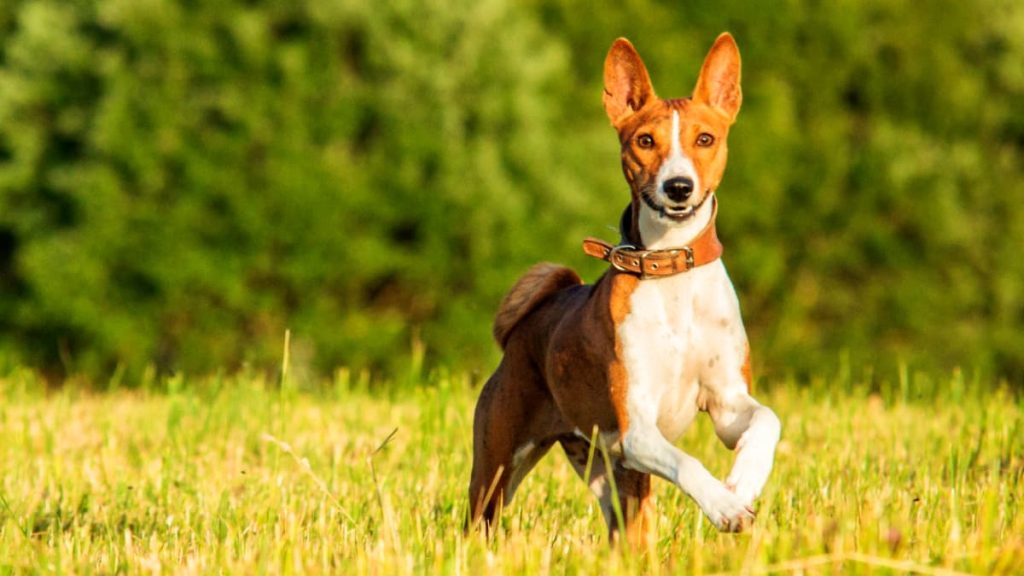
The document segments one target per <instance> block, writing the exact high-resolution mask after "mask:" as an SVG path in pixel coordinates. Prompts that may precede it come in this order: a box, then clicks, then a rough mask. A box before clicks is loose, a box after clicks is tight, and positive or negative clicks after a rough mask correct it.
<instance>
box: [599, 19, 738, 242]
mask: <svg viewBox="0 0 1024 576" xmlns="http://www.w3.org/2000/svg"><path fill="white" fill-rule="evenodd" d="M742 99H743V96H742V93H741V91H740V53H739V49H738V48H737V47H736V42H735V41H734V40H733V38H732V36H731V35H730V34H728V33H724V34H722V35H720V36H719V37H718V39H717V40H715V43H714V45H713V46H712V47H711V50H710V51H709V52H708V55H707V57H706V58H705V59H704V65H703V67H701V71H700V77H699V78H698V80H697V86H696V88H694V91H693V95H692V96H691V97H690V98H677V99H668V100H665V99H661V98H658V97H657V96H656V95H655V93H654V87H653V86H652V85H651V79H650V76H648V74H647V68H646V67H645V66H644V63H643V61H642V60H641V59H640V55H639V54H638V53H637V51H636V49H635V48H633V45H632V44H630V42H629V41H628V40H626V39H625V38H619V39H618V40H616V41H615V43H614V44H612V47H611V49H610V50H609V51H608V57H607V58H606V59H605V64H604V108H605V111H606V112H607V113H608V118H609V119H610V120H611V122H612V125H613V126H614V127H615V129H616V130H618V132H619V140H620V142H621V144H622V170H623V172H624V173H625V175H626V181H627V182H629V185H630V188H631V189H632V194H633V205H632V206H633V218H634V229H635V230H637V231H638V234H639V235H641V236H643V241H644V242H645V243H646V244H648V247H653V246H652V245H653V244H655V243H658V241H659V239H663V238H671V237H678V236H679V231H680V230H679V229H688V228H693V227H694V225H695V224H696V222H695V221H696V220H699V219H700V217H699V216H698V214H700V213H702V208H705V207H706V204H708V202H707V200H708V199H709V198H710V197H711V195H712V194H713V193H714V191H715V190H716V189H717V188H718V184H719V182H720V181H721V179H722V173H723V171H724V170H725V162H726V157H727V155H728V148H727V146H726V139H727V137H728V135H729V127H730V126H732V124H733V122H734V121H735V120H736V114H737V113H738V112H739V109H740V103H741V102H742ZM703 212H706V213H707V214H710V208H709V207H708V210H704V211H703ZM708 217H710V216H708ZM673 229H676V230H677V231H676V232H675V233H674V232H673ZM697 229H699V227H698V228H697Z"/></svg>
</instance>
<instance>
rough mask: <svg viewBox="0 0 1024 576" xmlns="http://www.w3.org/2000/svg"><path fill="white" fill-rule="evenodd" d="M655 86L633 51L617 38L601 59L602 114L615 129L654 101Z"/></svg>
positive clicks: (622, 39) (634, 50)
mask: <svg viewBox="0 0 1024 576" xmlns="http://www.w3.org/2000/svg"><path fill="white" fill-rule="evenodd" d="M654 98H655V96H654V87H653V86H651V78H650V76H648V75H647V68H646V67H645V66H644V63H643V61H642V60H640V55H639V54H637V51H636V48H633V45H632V44H630V43H629V40H626V39H625V38H619V39H618V40H616V41H615V42H614V43H613V44H612V47H611V49H610V50H608V57H607V58H605V60H604V111H605V112H607V113H608V119H609V120H611V121H612V126H615V127H616V128H618V127H619V125H621V124H622V122H623V121H624V120H625V119H626V118H629V117H630V116H632V115H633V113H635V112H636V111H637V110H640V109H641V108H643V107H644V106H645V105H646V104H647V103H648V102H650V101H651V100H653V99H654Z"/></svg>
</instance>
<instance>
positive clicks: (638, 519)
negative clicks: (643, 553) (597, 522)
mask: <svg viewBox="0 0 1024 576" xmlns="http://www.w3.org/2000/svg"><path fill="white" fill-rule="evenodd" d="M559 442H560V443H561V445H562V449H563V450H565V455H566V457H568V458H569V463H570V464H572V467H573V469H574V470H576V473H577V474H578V475H579V477H580V478H581V479H582V480H583V481H584V482H586V483H587V487H588V488H590V491H591V492H592V493H593V494H594V496H596V497H597V500H598V502H599V503H600V506H601V514H602V515H603V516H604V521H605V524H606V525H607V526H608V541H609V542H610V543H612V544H614V543H615V542H617V541H618V540H619V538H620V533H621V530H622V529H623V528H625V531H626V540H627V541H628V542H629V544H630V546H632V547H633V548H636V549H647V548H649V547H650V546H652V545H653V543H654V540H653V537H654V531H653V528H654V526H653V525H652V523H653V521H654V514H653V508H652V504H651V499H650V495H651V476H650V474H644V473H642V472H637V471H635V470H629V469H627V468H623V467H622V466H621V464H616V463H614V461H613V464H612V466H613V468H614V469H615V470H614V473H613V476H612V479H614V481H615V482H614V487H613V486H612V483H611V482H610V481H609V478H608V470H607V467H606V466H605V464H604V457H603V456H602V454H601V451H600V450H594V453H593V458H592V459H591V454H590V442H588V441H587V440H584V439H583V438H580V437H578V436H565V437H562V438H559ZM588 460H592V461H590V472H589V475H588V474H587V463H588ZM616 494H617V495H618V504H619V510H620V511H621V512H622V525H620V523H619V518H618V515H617V513H616V511H615V500H614V499H615V496H616Z"/></svg>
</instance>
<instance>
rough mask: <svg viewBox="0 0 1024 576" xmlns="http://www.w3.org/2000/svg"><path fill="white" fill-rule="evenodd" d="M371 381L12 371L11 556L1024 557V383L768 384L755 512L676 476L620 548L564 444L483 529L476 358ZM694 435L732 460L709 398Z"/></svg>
mask: <svg viewBox="0 0 1024 576" xmlns="http://www.w3.org/2000/svg"><path fill="white" fill-rule="evenodd" d="M357 380H358V379H355V378H350V377H349V375H348V374H346V373H344V372H342V373H339V375H338V377H337V378H336V380H335V381H334V382H332V383H329V384H327V385H324V386H320V387H317V388H316V390H315V391H311V390H303V389H296V388H301V387H293V386H287V385H286V386H285V387H284V389H283V390H282V389H279V388H278V387H277V386H276V384H274V383H267V382H265V381H264V380H263V379H261V378H258V377H244V376H239V377H233V378H219V379H218V378H212V379H207V380H202V381H195V382H190V381H185V380H182V379H180V378H176V379H170V380H167V381H164V382H161V383H160V384H158V385H153V386H150V388H151V390H149V391H145V390H143V391H114V392H109V393H104V394H93V393H87V392H83V391H80V390H77V389H76V388H75V387H73V386H66V387H65V388H64V389H63V391H59V392H46V391H45V390H44V389H43V387H42V386H41V385H40V384H38V383H37V381H36V380H35V379H34V378H33V377H32V376H31V375H30V374H28V373H15V374H12V375H10V376H7V377H4V378H0V472H2V484H0V574H4V573H23V572H39V573H42V572H45V573H128V574H138V573H142V574H150V573H186V574H187V573H202V574H207V573H230V574H241V573H286V574H290V573H338V574H406V573H443V574H467V575H471V574H484V573H487V574H549V573H556V574H564V573H568V574H576V573H582V574H633V573H676V574H713V573H715V574H717V573H730V574H762V573H794V574H836V573H840V574H876V573H878V574H902V573H910V572H918V573H923V574H954V573H958V572H966V573H975V574H996V573H1006V574H1012V573H1021V572H1022V571H1024V514H1022V512H1024V439H1022V436H1024V426H1022V421H1024V417H1022V415H1021V408H1022V401H1021V400H1020V398H1018V397H1015V396H1013V395H1011V394H1009V393H1007V392H998V391H994V390H997V389H998V387H997V386H994V385H990V384H988V383H979V382H970V381H965V379H964V378H963V377H961V376H960V375H959V374H953V375H949V376H946V377H943V378H933V379H929V378H925V377H908V376H906V375H904V376H902V377H900V376H896V377H894V379H893V381H892V382H891V384H883V385H882V386H881V389H880V390H877V391H874V392H869V391H868V390H867V389H866V388H864V387H860V386H858V385H857V384H856V383H851V382H848V381H846V379H844V378H841V377H836V378H831V379H821V380H819V381H815V382H809V383H805V384H804V385H803V386H797V385H795V384H793V383H785V382H778V383H772V382H764V383H760V384H759V390H760V392H759V394H758V395H759V396H760V397H761V398H762V400H763V401H764V402H765V403H767V404H769V405H771V406H772V407H773V408H774V409H775V411H776V412H777V413H778V415H779V416H780V418H781V419H782V422H783V427H784V428H783V440H782V443H781V444H780V446H779V451H778V457H777V461H776V468H775V471H774V472H773V474H772V477H771V479H770V481H769V484H768V488H767V490H766V493H765V494H764V495H763V496H762V498H761V500H760V501H759V503H758V520H757V522H756V525H755V527H754V528H753V530H752V531H750V532H748V533H745V534H741V535H730V534H719V533H717V532H716V531H715V530H714V529H713V528H712V527H711V525H710V524H709V523H708V522H707V521H706V520H705V519H704V518H703V517H702V516H701V515H700V513H699V511H698V509H697V506H696V505H695V504H693V503H692V502H691V501H690V500H689V499H688V498H686V497H685V496H683V495H682V494H680V493H679V491H678V490H676V489H675V488H673V487H672V486H670V485H669V484H668V483H666V482H663V481H660V480H658V481H655V498H656V506H657V510H658V518H657V529H658V543H657V546H656V548H655V549H653V550H651V551H649V552H648V553H646V554H632V553H627V552H625V551H622V550H611V549H609V547H608V546H607V542H606V537H605V534H604V528H603V521H602V520H601V517H600V512H599V511H598V509H597V506H596V503H595V502H594V500H593V499H592V498H591V497H590V495H589V493H588V492H587V491H586V490H585V487H584V485H583V483H582V482H580V481H579V480H578V479H577V478H576V477H575V475H574V473H573V472H572V470H571V469H570V467H569V466H568V465H567V463H566V462H563V459H564V458H563V457H562V455H561V454H560V453H558V450H557V449H556V450H554V451H552V453H551V454H550V455H549V456H548V457H546V458H545V459H544V460H543V461H542V462H541V464H540V465H539V466H538V467H537V469H536V470H535V471H534V472H533V474H531V475H530V476H529V477H528V478H527V480H526V482H524V484H523V486H522V487H521V488H520V490H519V492H518V493H517V496H516V500H515V501H514V502H513V503H512V504H511V505H510V507H509V508H508V509H507V510H506V513H505V515H504V517H503V519H502V529H501V530H499V531H498V534H497V536H496V538H494V539H493V540H491V541H485V540H484V539H483V538H482V537H481V536H479V535H473V536H470V537H463V535H462V532H461V527H462V522H463V518H464V513H465V511H466V501H465V491H466V482H467V477H468V474H469V467H470V434H471V420H472V419H471V415H472V407H473V402H474V399H475V394H476V392H477V389H476V388H475V387H474V385H473V383H472V382H471V381H470V378H469V377H466V376H455V377H453V376H447V375H443V374H441V375H433V376H431V377H429V378H423V379H422V381H423V382H424V384H425V385H422V386H412V385H400V386H392V387H391V388H390V389H389V391H388V392H369V391H367V386H366V385H365V383H360V382H358V381H357ZM389 438H390V440H389V441H387V442H385V441H386V440H387V439H389ZM382 444H383V447H382ZM683 445H684V447H685V448H686V449H687V450H688V451H689V452H691V453H692V454H694V455H696V456H697V457H699V458H700V459H701V460H703V461H704V462H705V464H706V465H707V467H708V468H709V469H710V470H711V471H712V472H713V473H715V474H716V475H719V476H724V475H725V473H726V472H727V470H728V467H729V464H730V461H731V460H730V458H731V453H730V452H728V451H727V450H725V449H724V448H723V447H722V446H721V445H720V444H719V443H718V441H717V440H716V439H715V438H714V434H713V433H712V430H711V427H710V425H709V422H708V420H707V419H706V418H701V419H700V420H699V422H698V425H697V426H695V427H694V429H692V430H691V431H690V432H689V433H688V434H687V435H686V437H685V438H684V440H683Z"/></svg>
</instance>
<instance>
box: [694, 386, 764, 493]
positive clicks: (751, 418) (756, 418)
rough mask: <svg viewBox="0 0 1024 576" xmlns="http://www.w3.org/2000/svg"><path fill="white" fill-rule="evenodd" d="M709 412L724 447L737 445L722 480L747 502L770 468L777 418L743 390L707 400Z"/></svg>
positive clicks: (757, 491) (759, 486) (762, 486)
mask: <svg viewBox="0 0 1024 576" xmlns="http://www.w3.org/2000/svg"><path fill="white" fill-rule="evenodd" d="M737 388H738V387H737ZM744 388H745V386H744ZM708 412H709V414H710V415H711V419H712V421H714V423H715V432H716V433H717V434H718V437H719V438H720V439H721V440H722V442H723V443H724V444H725V445H726V446H727V447H729V448H730V449H731V448H735V449H736V460H735V462H734V463H733V467H732V471H731V472H730V473H729V476H728V478H726V481H725V484H726V486H727V487H728V488H729V489H730V490H732V491H733V492H735V493H736V495H737V496H739V497H740V499H742V500H743V502H744V503H746V504H747V505H750V504H752V503H753V502H754V499H755V498H757V497H758V496H759V495H760V494H761V489H762V488H764V485H765V482H767V481H768V475H769V474H770V473H771V471H772V464H773V461H774V459H775V446H776V444H778V442H779V434H780V432H781V424H780V422H779V418H778V417H777V416H776V415H775V413H774V412H772V411H771V409H769V408H768V407H767V406H762V405H761V404H759V403H758V402H757V400H754V398H753V397H751V396H750V395H749V394H747V393H746V392H745V391H744V392H738V391H737V392H735V393H733V394H731V395H729V396H726V397H724V398H718V399H717V401H715V402H711V403H710V406H709V410H708Z"/></svg>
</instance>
